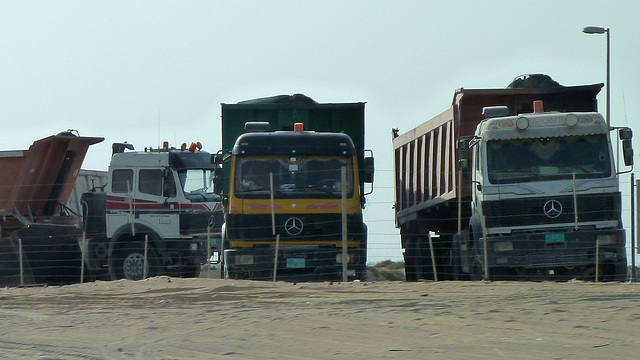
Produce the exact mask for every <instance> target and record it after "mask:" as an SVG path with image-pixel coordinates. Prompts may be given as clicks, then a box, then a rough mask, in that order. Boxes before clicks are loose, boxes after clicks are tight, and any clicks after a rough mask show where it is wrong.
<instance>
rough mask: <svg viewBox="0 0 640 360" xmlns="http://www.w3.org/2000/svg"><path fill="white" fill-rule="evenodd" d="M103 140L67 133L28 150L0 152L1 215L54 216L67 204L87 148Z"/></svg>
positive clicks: (39, 143)
mask: <svg viewBox="0 0 640 360" xmlns="http://www.w3.org/2000/svg"><path fill="white" fill-rule="evenodd" d="M103 140H104V138H101V137H81V136H75V135H72V134H71V133H69V132H64V133H60V134H58V135H53V136H49V137H46V138H44V139H40V140H37V141H35V142H34V143H33V144H32V145H31V146H30V147H29V149H28V150H11V151H0V216H9V215H12V214H16V213H17V214H20V215H22V216H52V215H54V214H55V213H56V209H57V208H58V207H57V205H58V204H66V203H67V200H68V198H69V196H70V194H71V191H72V190H73V186H74V184H75V182H76V176H77V174H78V171H79V170H80V166H81V165H82V162H83V161H84V158H85V155H86V153H87V149H88V148H89V146H91V145H93V144H96V143H99V142H101V141H103Z"/></svg>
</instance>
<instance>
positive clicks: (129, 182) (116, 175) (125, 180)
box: [111, 169, 133, 193]
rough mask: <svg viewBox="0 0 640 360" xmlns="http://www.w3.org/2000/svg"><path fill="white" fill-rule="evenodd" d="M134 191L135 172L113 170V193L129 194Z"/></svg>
mask: <svg viewBox="0 0 640 360" xmlns="http://www.w3.org/2000/svg"><path fill="white" fill-rule="evenodd" d="M132 189H133V170H131V169H122V170H113V174H112V177H111V191H112V192H114V193H128V192H130V191H131V190H132Z"/></svg>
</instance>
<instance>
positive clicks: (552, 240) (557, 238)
mask: <svg viewBox="0 0 640 360" xmlns="http://www.w3.org/2000/svg"><path fill="white" fill-rule="evenodd" d="M545 241H546V243H547V244H562V243H563V242H564V234H546V235H545Z"/></svg>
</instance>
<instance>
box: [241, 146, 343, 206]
mask: <svg viewBox="0 0 640 360" xmlns="http://www.w3.org/2000/svg"><path fill="white" fill-rule="evenodd" d="M343 166H345V167H346V168H347V184H346V190H347V196H353V164H352V161H351V159H350V158H345V157H337V156H336V157H330V156H269V157H242V158H238V159H237V162H236V166H235V178H234V189H235V190H234V191H235V195H236V196H238V197H243V198H268V197H270V182H269V173H273V189H274V196H275V197H277V198H340V197H341V196H342V184H341V181H340V180H341V176H342V173H341V171H342V170H341V169H342V167H343Z"/></svg>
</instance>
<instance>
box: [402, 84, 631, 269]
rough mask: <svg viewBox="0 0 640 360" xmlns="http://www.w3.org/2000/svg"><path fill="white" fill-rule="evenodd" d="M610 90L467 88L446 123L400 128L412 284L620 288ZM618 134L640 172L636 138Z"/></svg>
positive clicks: (621, 252) (620, 235)
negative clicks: (604, 107)
mask: <svg viewBox="0 0 640 360" xmlns="http://www.w3.org/2000/svg"><path fill="white" fill-rule="evenodd" d="M602 86H603V84H593V85H582V86H561V85H559V84H558V83H556V82H555V81H553V80H552V79H551V78H549V77H548V76H546V75H532V76H525V77H520V78H517V79H515V80H514V81H513V82H512V84H511V85H510V86H509V87H508V88H506V89H464V88H462V89H458V90H456V91H455V93H454V97H453V102H452V105H451V107H450V108H449V109H447V110H446V111H444V112H443V113H441V114H439V115H437V116H435V117H434V118H432V119H430V120H428V121H426V122H425V123H423V124H421V125H419V126H418V127H416V128H414V129H412V130H409V131H408V132H406V133H404V134H398V130H397V129H394V130H393V148H394V168H395V185H396V191H395V205H394V207H395V221H396V227H398V228H399V229H400V237H401V243H402V248H403V249H404V260H405V273H406V279H407V280H408V281H416V280H419V279H433V280H443V279H444V280H446V279H508V280H514V279H571V278H583V279H591V280H594V279H595V280H597V279H602V280H624V279H625V278H626V274H627V266H626V264H627V263H626V250H625V245H626V240H625V232H624V229H623V226H622V221H621V194H620V189H619V173H618V172H617V171H616V167H615V165H616V161H615V159H614V155H613V151H612V146H611V138H610V133H611V132H612V131H613V130H615V129H614V128H610V127H609V126H608V124H607V123H606V121H605V119H603V117H602V116H601V115H600V114H599V113H597V112H596V111H597V100H596V95H597V94H598V93H599V92H600V90H601V88H602ZM534 104H535V105H534ZM534 106H535V109H534ZM617 130H618V131H619V135H620V139H621V141H622V144H623V148H624V149H625V150H624V156H625V165H632V149H631V130H630V129H628V128H622V129H617Z"/></svg>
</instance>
